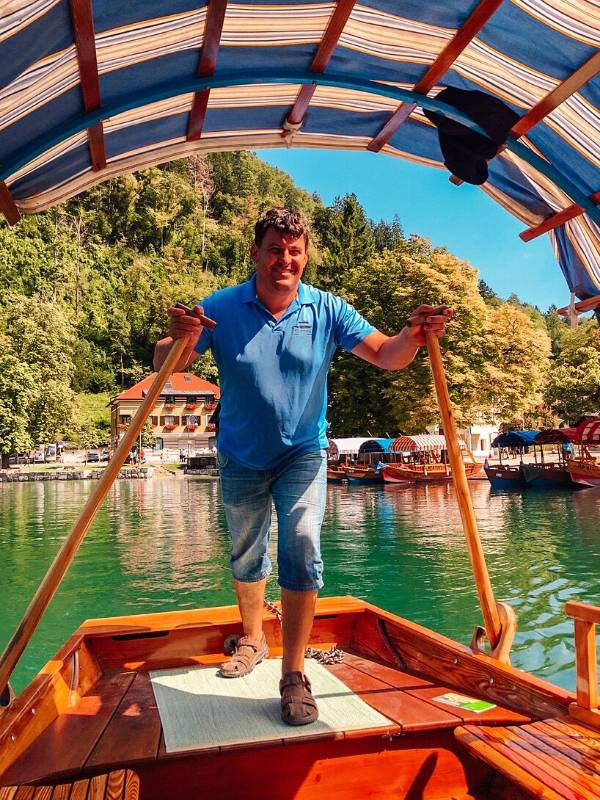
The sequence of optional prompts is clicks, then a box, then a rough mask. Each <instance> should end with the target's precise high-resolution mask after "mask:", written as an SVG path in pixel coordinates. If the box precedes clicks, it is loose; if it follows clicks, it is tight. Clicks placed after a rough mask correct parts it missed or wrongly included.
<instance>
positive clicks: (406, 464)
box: [381, 434, 481, 483]
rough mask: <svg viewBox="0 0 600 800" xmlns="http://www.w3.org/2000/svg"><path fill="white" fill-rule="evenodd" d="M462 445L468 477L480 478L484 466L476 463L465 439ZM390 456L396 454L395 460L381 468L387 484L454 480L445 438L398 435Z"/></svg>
mask: <svg viewBox="0 0 600 800" xmlns="http://www.w3.org/2000/svg"><path fill="white" fill-rule="evenodd" d="M459 445H460V449H461V451H462V459H463V464H464V469H465V472H466V474H467V477H472V476H473V475H477V473H478V472H480V471H481V464H478V463H477V461H475V458H474V457H473V454H472V453H471V452H470V450H468V449H467V445H466V444H465V442H464V441H462V439H460V440H459ZM390 453H393V454H395V456H396V457H395V460H394V461H393V462H392V463H389V464H385V466H383V467H382V468H381V473H382V475H383V480H384V481H385V482H386V483H406V482H416V483H440V482H446V483H448V482H449V481H451V480H452V466H451V464H450V462H449V459H448V445H447V443H446V439H445V437H444V436H440V435H439V434H419V435H417V436H398V437H397V438H396V439H394V441H393V442H392V444H391V445H390Z"/></svg>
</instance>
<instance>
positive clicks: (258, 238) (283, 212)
mask: <svg viewBox="0 0 600 800" xmlns="http://www.w3.org/2000/svg"><path fill="white" fill-rule="evenodd" d="M269 228H274V229H275V230H276V231H279V232H280V233H285V234H287V235H288V236H293V237H294V238H295V239H298V238H299V237H300V236H304V244H305V246H306V248H307V249H308V244H309V241H310V228H309V226H308V222H307V221H306V219H305V218H304V217H303V216H302V214H299V213H298V212H296V211H290V210H289V208H270V209H269V210H268V211H267V212H266V213H265V214H263V216H262V217H261V218H260V219H259V220H258V222H257V223H256V225H255V227H254V242H255V244H256V245H258V246H259V247H260V245H261V244H262V240H263V239H264V238H265V235H266V233H267V231H268V229H269Z"/></svg>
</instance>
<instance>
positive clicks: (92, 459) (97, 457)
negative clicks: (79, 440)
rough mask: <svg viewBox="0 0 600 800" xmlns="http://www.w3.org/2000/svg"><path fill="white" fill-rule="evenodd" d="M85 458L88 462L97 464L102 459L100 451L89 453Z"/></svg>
mask: <svg viewBox="0 0 600 800" xmlns="http://www.w3.org/2000/svg"><path fill="white" fill-rule="evenodd" d="M85 460H86V461H87V463H88V464H97V463H98V461H100V455H99V454H98V453H88V454H87V455H86V457H85Z"/></svg>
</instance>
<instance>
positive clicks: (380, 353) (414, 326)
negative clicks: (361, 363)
mask: <svg viewBox="0 0 600 800" xmlns="http://www.w3.org/2000/svg"><path fill="white" fill-rule="evenodd" d="M451 316H452V309H450V308H446V307H445V306H439V307H438V308H434V307H433V306H419V307H418V308H417V309H415V311H413V312H412V314H411V315H410V317H409V318H408V324H407V326H406V327H405V328H402V330H401V331H400V333H398V334H396V336H386V335H385V333H381V331H375V332H374V333H371V334H369V336H367V337H365V338H364V339H363V340H362V342H361V343H360V344H357V345H356V347H355V348H354V349H353V350H352V352H353V353H354V355H356V356H359V358H363V359H364V360H365V361H368V362H369V363H370V364H374V365H375V366H376V367H381V369H402V368H403V367H406V366H407V365H408V364H410V362H411V361H412V360H413V359H414V357H415V356H416V354H417V352H418V350H419V348H420V347H423V345H425V344H426V339H425V331H431V333H433V334H434V336H437V337H438V338H439V337H441V336H443V335H444V334H445V333H446V322H447V321H448V320H449V319H450V317H451Z"/></svg>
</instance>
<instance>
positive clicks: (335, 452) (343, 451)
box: [328, 437, 371, 458]
mask: <svg viewBox="0 0 600 800" xmlns="http://www.w3.org/2000/svg"><path fill="white" fill-rule="evenodd" d="M368 441H371V440H370V439H365V438H362V439H360V438H356V437H351V438H349V439H330V440H329V448H328V452H329V457H330V458H336V457H337V456H356V455H358V453H359V450H360V447H361V445H362V444H364V443H365V442H368Z"/></svg>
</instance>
